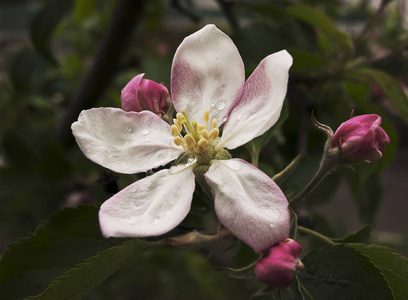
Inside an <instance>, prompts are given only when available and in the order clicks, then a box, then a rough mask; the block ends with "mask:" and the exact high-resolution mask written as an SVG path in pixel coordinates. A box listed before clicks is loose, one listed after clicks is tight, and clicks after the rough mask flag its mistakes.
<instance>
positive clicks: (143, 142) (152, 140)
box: [72, 108, 183, 174]
mask: <svg viewBox="0 0 408 300" xmlns="http://www.w3.org/2000/svg"><path fill="white" fill-rule="evenodd" d="M72 132H73V134H74V136H75V138H76V141H77V143H78V145H79V147H80V148H81V150H82V152H83V153H84V154H85V155H86V157H88V158H89V159H90V160H92V161H94V162H95V163H97V164H99V165H101V166H103V167H105V168H108V169H111V170H112V171H115V172H118V173H126V174H132V173H138V172H143V171H146V170H149V169H152V168H156V167H159V166H162V165H165V164H167V163H168V162H170V161H172V160H174V159H176V158H177V156H178V155H180V153H182V152H183V150H182V149H181V148H179V147H177V146H175V145H174V143H173V137H172V136H171V134H170V125H169V124H167V123H166V122H164V121H163V120H162V119H160V118H159V117H158V116H156V115H155V114H154V113H152V112H150V111H143V112H139V113H138V112H125V111H123V110H121V109H118V108H93V109H90V110H85V111H82V112H81V114H80V115H79V118H78V121H77V122H75V123H74V124H72Z"/></svg>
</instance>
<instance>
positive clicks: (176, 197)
mask: <svg viewBox="0 0 408 300" xmlns="http://www.w3.org/2000/svg"><path fill="white" fill-rule="evenodd" d="M194 188H195V176H194V174H193V167H188V168H184V170H182V171H179V172H175V173H174V174H172V173H170V172H169V170H168V169H165V170H161V171H159V172H157V173H155V174H153V175H151V176H148V177H146V178H143V179H141V180H139V181H137V182H135V183H133V184H131V185H130V186H128V187H126V188H125V189H123V190H122V191H120V192H119V193H117V194H116V195H114V196H113V197H112V198H110V199H109V200H107V201H106V202H105V203H103V204H102V206H101V209H100V211H99V223H100V226H101V230H102V233H103V235H104V236H106V237H110V236H115V237H146V236H157V235H161V234H164V233H166V232H168V231H170V230H172V229H173V228H174V227H176V226H177V225H178V224H180V222H181V221H183V219H184V218H185V217H186V215H187V214H188V212H189V211H190V206H191V200H192V198H193V192H194Z"/></svg>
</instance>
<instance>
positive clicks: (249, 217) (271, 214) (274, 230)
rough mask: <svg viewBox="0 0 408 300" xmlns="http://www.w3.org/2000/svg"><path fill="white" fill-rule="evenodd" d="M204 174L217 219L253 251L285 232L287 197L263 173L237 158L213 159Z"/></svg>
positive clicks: (283, 235) (286, 224)
mask: <svg viewBox="0 0 408 300" xmlns="http://www.w3.org/2000/svg"><path fill="white" fill-rule="evenodd" d="M205 178H206V181H207V183H208V184H209V185H210V187H211V188H212V189H213V191H214V194H215V201H214V205H215V212H216V213H217V216H218V219H219V220H220V222H221V223H222V224H223V225H224V226H225V227H226V228H227V229H228V230H229V231H231V232H232V233H233V234H234V235H235V236H237V237H238V238H239V239H241V240H242V241H243V242H244V243H246V244H247V245H249V246H250V247H252V249H254V251H255V252H260V251H262V250H264V249H266V248H268V247H269V246H271V245H273V244H275V243H277V242H280V241H283V240H285V239H286V238H287V237H288V236H289V230H290V212H289V209H288V201H287V200H286V197H285V195H284V194H283V192H282V191H281V189H280V188H279V187H278V186H277V185H276V183H275V182H274V181H273V180H272V179H271V178H269V177H268V176H267V175H266V174H265V173H263V172H262V171H260V170H259V169H257V168H256V167H254V166H253V165H251V164H249V163H247V162H245V161H243V160H241V159H229V160H215V161H212V163H211V167H210V169H209V170H208V172H207V173H206V174H205Z"/></svg>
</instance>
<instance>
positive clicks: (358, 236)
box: [332, 225, 371, 243]
mask: <svg viewBox="0 0 408 300" xmlns="http://www.w3.org/2000/svg"><path fill="white" fill-rule="evenodd" d="M370 234H371V225H365V226H364V227H363V228H361V229H360V230H359V231H357V232H356V233H353V234H351V235H349V236H347V237H345V238H342V239H332V240H333V242H336V243H363V242H366V241H367V240H368V238H369V237H370Z"/></svg>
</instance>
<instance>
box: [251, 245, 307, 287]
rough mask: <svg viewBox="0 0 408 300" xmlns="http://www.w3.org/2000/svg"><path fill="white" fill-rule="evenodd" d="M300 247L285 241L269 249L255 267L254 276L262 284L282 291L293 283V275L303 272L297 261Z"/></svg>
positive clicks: (299, 262) (301, 265) (300, 264)
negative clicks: (297, 271)
mask: <svg viewBox="0 0 408 300" xmlns="http://www.w3.org/2000/svg"><path fill="white" fill-rule="evenodd" d="M301 251H302V247H301V246H300V245H299V244H298V243H297V242H296V241H294V240H292V239H286V240H285V241H284V242H280V243H278V244H275V245H274V246H272V247H270V248H269V249H268V250H267V251H266V253H265V255H264V257H262V258H261V259H260V260H259V261H258V262H257V263H256V265H255V276H256V278H258V280H259V281H260V282H262V283H265V284H269V285H272V286H273V287H275V288H278V289H283V288H285V287H287V286H289V285H290V284H291V283H292V281H293V273H294V272H295V271H296V270H303V268H304V266H303V264H302V262H301V261H300V260H299V255H300V252H301Z"/></svg>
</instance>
